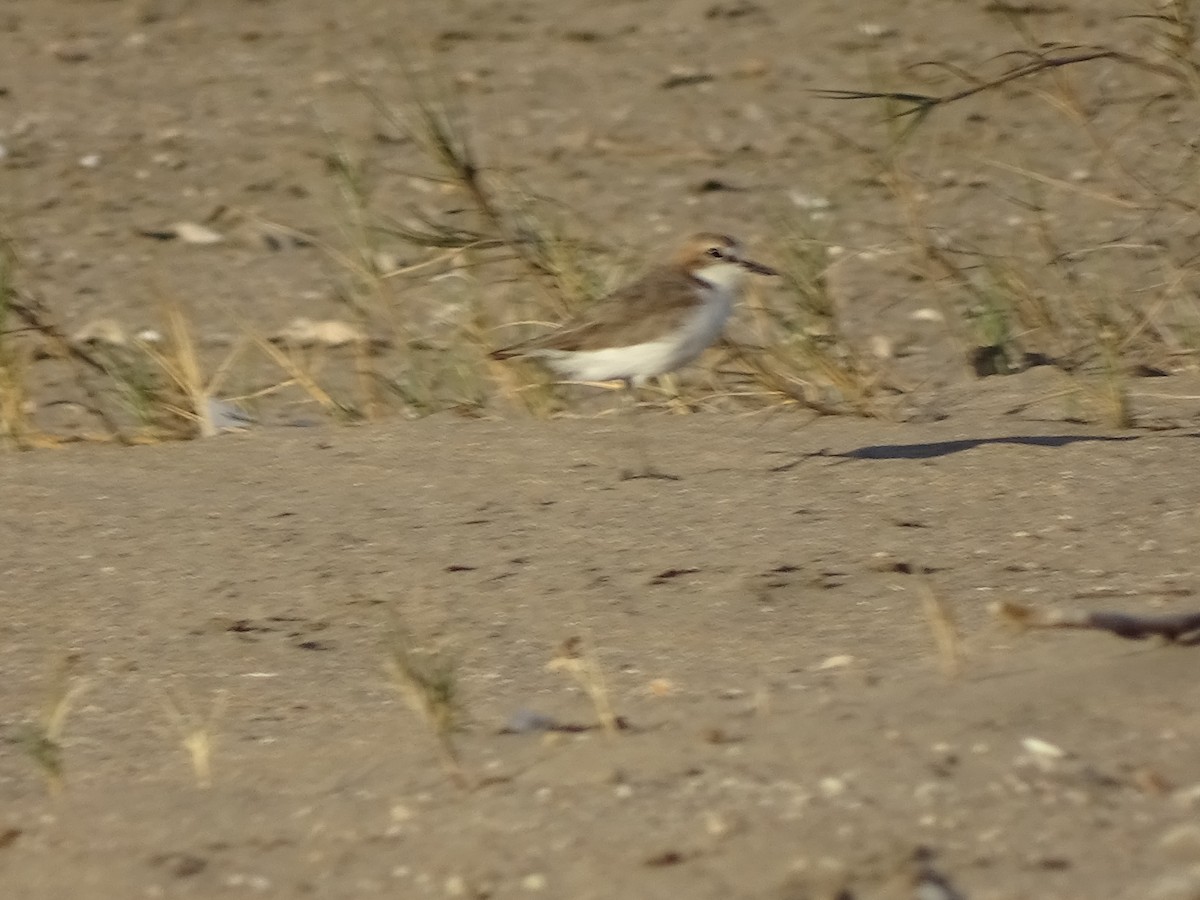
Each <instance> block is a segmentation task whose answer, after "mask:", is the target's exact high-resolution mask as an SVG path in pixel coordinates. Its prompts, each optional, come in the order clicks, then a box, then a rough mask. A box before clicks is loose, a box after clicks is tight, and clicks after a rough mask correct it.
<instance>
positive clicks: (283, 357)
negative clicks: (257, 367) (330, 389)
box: [252, 335, 350, 416]
mask: <svg viewBox="0 0 1200 900" xmlns="http://www.w3.org/2000/svg"><path fill="white" fill-rule="evenodd" d="M252 339H253V341H254V343H255V344H257V345H258V347H259V349H261V350H262V351H263V352H264V353H265V354H267V356H269V357H270V358H271V359H272V360H273V361H274V362H275V364H276V365H277V366H279V368H281V369H282V370H283V371H284V372H286V373H287V374H288V375H289V376H291V379H292V381H293V382H294V383H295V384H298V385H299V386H300V387H301V388H303V389H304V391H305V393H307V394H308V396H309V397H311V398H312V399H313V400H315V401H316V402H317V405H319V406H320V407H321V408H322V409H323V410H325V411H326V412H327V413H330V414H332V415H335V416H344V415H346V414H347V413H349V412H350V410H348V409H346V408H345V407H344V406H342V405H341V404H340V403H338V402H337V401H336V400H334V399H333V398H332V397H330V396H329V394H328V393H326V391H325V389H324V388H322V387H321V386H320V385H319V384H317V382H316V380H315V379H314V378H313V377H312V375H310V374H309V373H308V372H307V371H306V370H305V369H304V367H303V366H302V365H300V363H299V362H298V361H297V360H296V359H295V358H293V357H292V356H291V355H290V354H288V353H284V352H283V351H282V350H280V349H279V348H278V347H276V346H275V345H274V344H272V343H271V342H270V341H268V340H266V339H264V338H262V337H261V336H259V335H252Z"/></svg>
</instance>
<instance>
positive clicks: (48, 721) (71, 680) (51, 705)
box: [20, 654, 88, 794]
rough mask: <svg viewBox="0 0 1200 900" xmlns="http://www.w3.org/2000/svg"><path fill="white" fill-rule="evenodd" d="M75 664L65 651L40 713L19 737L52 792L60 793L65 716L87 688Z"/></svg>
mask: <svg viewBox="0 0 1200 900" xmlns="http://www.w3.org/2000/svg"><path fill="white" fill-rule="evenodd" d="M75 664H76V657H74V656H73V655H71V654H65V655H64V656H63V657H62V658H61V659H60V660H59V661H58V662H57V663H56V664H55V667H54V672H53V675H52V676H51V679H50V686H49V690H48V691H47V693H46V700H45V702H44V704H43V705H42V710H41V713H40V714H39V716H38V718H37V720H36V721H35V722H31V723H30V724H29V725H28V726H27V727H26V728H25V730H24V732H23V733H22V734H21V736H20V742H21V744H22V745H23V746H24V748H25V751H26V753H28V754H29V757H30V758H31V759H32V760H33V761H34V763H35V764H36V765H37V767H38V769H39V770H40V771H41V773H42V778H43V779H44V781H45V783H46V788H47V790H48V791H49V792H50V793H51V794H59V793H61V792H62V789H63V783H64V782H63V779H64V775H65V762H64V760H63V747H62V735H63V729H64V727H65V726H66V722H67V716H68V715H69V714H70V712H71V710H72V709H73V708H74V705H75V703H76V701H77V700H78V699H79V698H80V696H82V695H83V692H84V691H86V690H87V688H88V683H87V680H86V679H84V678H77V677H76V676H75Z"/></svg>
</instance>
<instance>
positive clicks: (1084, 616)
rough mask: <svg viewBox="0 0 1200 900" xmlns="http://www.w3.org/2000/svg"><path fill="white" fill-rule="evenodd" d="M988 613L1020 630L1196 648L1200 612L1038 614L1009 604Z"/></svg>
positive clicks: (999, 604) (1039, 611)
mask: <svg viewBox="0 0 1200 900" xmlns="http://www.w3.org/2000/svg"><path fill="white" fill-rule="evenodd" d="M992 611H993V612H994V613H995V614H996V615H997V616H999V617H1000V618H1002V619H1005V620H1006V621H1009V622H1012V623H1013V624H1015V625H1018V626H1020V627H1021V628H1088V629H1093V630H1096V631H1107V632H1108V633H1109V634H1114V635H1116V636H1117V637H1120V638H1126V639H1127V640H1131V641H1140V640H1144V639H1145V638H1149V637H1158V638H1162V639H1163V640H1164V641H1166V642H1167V643H1170V644H1184V645H1188V646H1191V645H1194V644H1200V612H1187V613H1174V614H1172V615H1167V616H1142V615H1136V614H1133V613H1117V612H1079V611H1060V610H1039V609H1034V608H1033V607H1031V606H1026V605H1025V604H1023V603H1013V602H1011V601H1005V602H1003V603H997V604H996V605H995V606H994V607H993V610H992Z"/></svg>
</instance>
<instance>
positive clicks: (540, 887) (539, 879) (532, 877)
mask: <svg viewBox="0 0 1200 900" xmlns="http://www.w3.org/2000/svg"><path fill="white" fill-rule="evenodd" d="M521 887H523V888H525V890H527V891H544V890H545V889H546V876H545V875H543V874H542V873H541V872H532V873H530V874H529V875H526V876H525V877H524V878H522V879H521Z"/></svg>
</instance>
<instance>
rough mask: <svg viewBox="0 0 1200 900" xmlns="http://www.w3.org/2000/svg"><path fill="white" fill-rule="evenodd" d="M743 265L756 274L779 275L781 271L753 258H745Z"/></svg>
mask: <svg viewBox="0 0 1200 900" xmlns="http://www.w3.org/2000/svg"><path fill="white" fill-rule="evenodd" d="M742 266H743V267H744V268H746V269H749V270H750V271H751V272H753V273H754V274H755V275H778V274H779V273H778V272H776V271H775V270H774V269H772V268H771V267H770V266H764V265H763V264H762V263H757V262H755V261H754V260H752V259H743V260H742Z"/></svg>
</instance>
